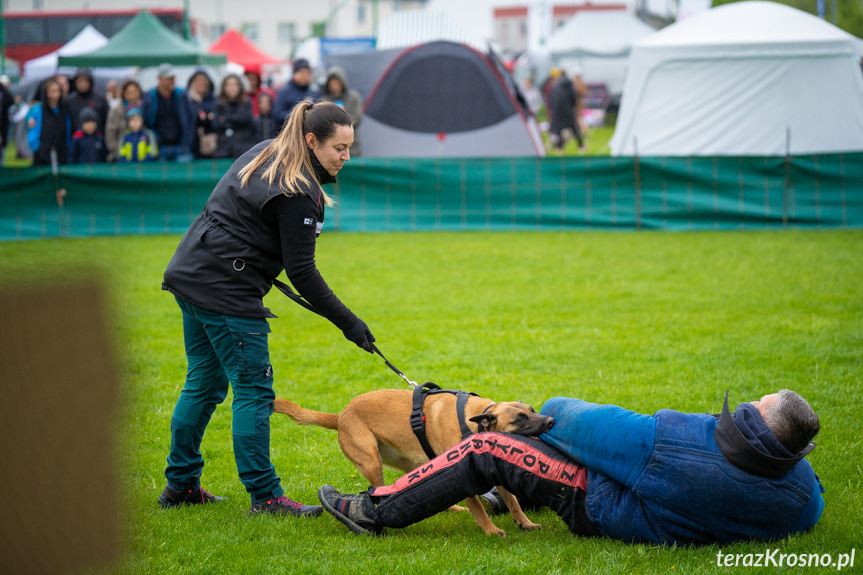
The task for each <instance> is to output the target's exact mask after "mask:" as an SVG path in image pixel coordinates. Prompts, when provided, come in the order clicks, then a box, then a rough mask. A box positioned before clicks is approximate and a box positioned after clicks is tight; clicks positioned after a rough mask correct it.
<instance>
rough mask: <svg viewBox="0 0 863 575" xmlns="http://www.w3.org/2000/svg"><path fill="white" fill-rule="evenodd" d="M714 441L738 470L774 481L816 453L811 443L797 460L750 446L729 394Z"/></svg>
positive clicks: (714, 432) (715, 431)
mask: <svg viewBox="0 0 863 575" xmlns="http://www.w3.org/2000/svg"><path fill="white" fill-rule="evenodd" d="M713 439H714V440H715V441H716V445H717V447H719V451H721V452H722V455H723V457H725V459H726V460H727V461H728V463H730V464H731V465H733V466H734V467H736V468H738V469H742V470H743V471H746V472H747V473H751V474H753V475H760V476H762V477H770V478H774V479H778V478H780V477H784V476H785V474H787V473H788V472H789V471H791V469H792V468H793V467H794V466H795V465H797V462H799V461H800V460H801V459H803V458H804V457H806V455H808V454H809V452H810V451H812V450H813V449H815V444H814V443H810V444H809V445H808V446H807V447H806V448H805V449H804V450H803V451H801V452H800V453H798V454H797V455H795V456H794V457H774V456H772V455H768V454H766V453H764V452H763V451H761V450H759V449H758V448H757V447H755V446H754V445H752V444H751V443H749V441H748V440H747V439H746V437H745V436H744V435H743V432H742V431H740V429H738V427H737V424H736V423H734V417H733V416H732V415H731V412H730V411H728V392H727V391H726V392H725V402H724V403H723V404H722V414H721V415H720V416H719V421H718V422H717V423H716V429H715V430H714V431H713Z"/></svg>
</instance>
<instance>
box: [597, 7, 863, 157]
mask: <svg viewBox="0 0 863 575" xmlns="http://www.w3.org/2000/svg"><path fill="white" fill-rule="evenodd" d="M860 56H861V50H860V42H859V40H857V39H856V38H854V37H853V36H851V35H850V34H847V33H845V32H843V31H841V30H839V29H838V28H836V27H835V26H832V25H831V24H828V23H826V22H824V21H822V20H820V19H818V18H816V17H815V16H812V15H810V14H807V13H805V12H802V11H800V10H796V9H794V8H790V7H788V6H784V5H781V4H775V3H772V2H761V1H751V2H739V3H735V4H727V5H724V6H720V7H717V8H713V9H711V10H707V11H705V12H702V13H700V14H698V15H696V16H693V17H691V18H689V19H687V20H684V21H682V22H679V23H677V24H673V25H671V26H669V27H668V28H665V29H664V30H661V31H659V32H657V33H655V34H653V35H652V36H649V37H647V38H645V39H644V40H642V41H641V42H638V43H636V44H635V45H634V46H633V49H632V54H631V56H630V60H629V70H628V72H627V78H626V82H625V85H624V89H623V99H622V101H621V108H620V114H619V116H618V120H617V126H616V129H615V132H614V136H613V137H612V139H611V142H610V146H611V152H612V155H633V154H640V155H667V156H708V155H720V156H721V155H729V156H731V155H733V156H781V155H784V154H786V152H789V153H791V154H812V153H829V152H841V151H852V150H853V151H859V150H863V98H861V94H863V77H861V74H860V67H859V62H860Z"/></svg>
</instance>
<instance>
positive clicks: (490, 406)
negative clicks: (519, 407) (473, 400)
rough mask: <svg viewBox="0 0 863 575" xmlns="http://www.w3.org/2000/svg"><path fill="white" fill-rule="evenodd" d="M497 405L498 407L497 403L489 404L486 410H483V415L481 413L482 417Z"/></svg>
mask: <svg viewBox="0 0 863 575" xmlns="http://www.w3.org/2000/svg"><path fill="white" fill-rule="evenodd" d="M495 405H497V404H496V403H489V404H488V405H487V406H486V408H485V409H483V410H482V413H480V415H482V414H483V413H485V412H486V411H488V410H489V409H491V408H492V407H494V406H495Z"/></svg>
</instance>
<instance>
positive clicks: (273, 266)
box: [158, 102, 375, 517]
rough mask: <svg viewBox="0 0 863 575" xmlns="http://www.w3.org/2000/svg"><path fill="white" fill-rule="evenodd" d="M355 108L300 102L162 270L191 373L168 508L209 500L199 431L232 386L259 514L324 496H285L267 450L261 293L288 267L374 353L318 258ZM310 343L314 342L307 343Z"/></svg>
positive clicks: (237, 449)
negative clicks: (177, 309) (299, 498)
mask: <svg viewBox="0 0 863 575" xmlns="http://www.w3.org/2000/svg"><path fill="white" fill-rule="evenodd" d="M353 139H354V130H353V127H352V126H351V118H350V116H348V115H347V113H346V112H345V111H344V110H343V109H342V108H340V107H339V106H337V105H335V104H333V103H330V102H322V103H319V104H312V103H311V102H300V103H299V104H297V106H296V107H295V108H294V110H293V112H291V115H290V116H289V118H288V121H287V123H286V125H285V127H284V129H283V130H282V131H281V133H280V134H279V135H278V136H277V137H276V138H275V139H272V140H266V141H263V142H260V143H258V144H256V145H255V146H254V147H253V148H252V149H251V150H249V151H247V152H246V153H245V154H243V155H242V156H240V158H239V159H237V160H236V161H235V162H234V163H233V165H232V166H231V167H230V168H229V169H228V171H227V173H225V175H224V176H222V178H221V179H220V180H219V183H218V184H217V185H216V187H215V189H214V190H213V192H212V193H211V194H210V197H209V199H208V200H207V203H206V204H205V205H204V209H203V211H202V212H201V213H200V214H199V215H198V217H197V218H196V219H195V221H194V222H192V224H191V226H190V227H189V230H188V231H187V232H186V235H185V236H183V239H182V240H181V241H180V244H179V245H178V246H177V250H176V252H175V253H174V256H173V257H172V258H171V261H170V263H169V264H168V267H167V269H166V270H165V276H164V281H163V283H162V289H164V290H167V291H169V292H170V293H171V294H173V295H174V297H175V299H176V302H177V305H178V306H179V307H180V310H181V314H182V319H183V336H184V337H183V342H184V345H185V349H186V356H187V359H188V369H187V372H186V381H185V385H184V386H183V389H182V391H181V392H180V397H179V399H178V400H177V404H176V406H175V408H174V413H173V417H172V418H171V445H170V452H169V455H168V465H167V468H166V469H165V478H166V480H167V486H166V487H165V488H164V490H163V491H162V494H161V495H160V496H159V500H158V501H159V504H160V505H162V506H163V507H179V506H183V505H194V504H210V503H216V502H218V501H219V499H220V498H219V497H217V496H215V495H212V494H210V493H209V492H208V491H207V490H205V489H204V488H203V487H202V486H201V474H202V471H203V468H204V459H203V456H202V453H201V441H202V440H203V437H204V431H205V430H206V428H207V424H208V423H209V421H210V417H211V416H212V414H213V412H214V411H215V409H216V406H217V405H218V404H220V403H222V402H223V401H224V400H225V397H226V396H227V394H228V388H229V387H230V388H231V389H232V390H233V394H234V399H233V403H232V405H231V409H232V419H231V428H232V432H233V443H234V459H235V462H236V469H237V472H238V473H239V476H240V481H241V482H242V484H243V486H244V487H245V488H246V491H247V492H248V493H249V496H250V499H251V507H250V508H249V514H250V515H261V514H272V515H279V516H293V517H310V516H311V517H314V516H318V515H320V514H321V513H322V512H323V509H322V508H321V506H319V505H303V504H302V503H299V502H297V501H294V500H291V499H289V498H288V496H287V495H286V494H285V490H284V488H283V487H282V484H281V478H280V477H279V476H278V475H277V474H276V469H275V466H274V465H273V463H272V461H271V460H270V416H271V415H272V414H273V400H274V399H275V397H276V396H275V392H274V391H273V381H274V379H273V378H274V373H273V366H272V364H271V363H270V355H269V344H268V334H269V333H270V325H269V323H268V321H267V319H268V318H274V317H275V316H274V315H273V314H272V312H270V310H269V309H267V308H266V307H264V302H263V297H264V296H265V295H266V294H267V293H268V292H269V291H270V289H272V287H273V286H274V285H276V287H278V289H280V290H282V291H284V292H285V293H286V294H292V295H296V294H294V293H293V292H292V291H288V286H287V284H283V283H281V282H277V280H276V278H277V277H278V276H279V274H280V273H281V272H282V270H283V269H284V271H285V275H286V276H287V278H288V280H289V281H290V282H291V283H292V284H293V286H294V288H296V290H297V292H299V294H300V295H301V296H302V297H303V298H304V299H305V302H306V303H307V304H308V305H309V306H310V307H312V308H314V310H315V311H317V312H318V313H319V314H320V315H322V316H323V317H324V318H326V319H327V320H329V321H330V322H331V323H332V324H333V325H335V326H336V327H337V328H338V329H339V330H341V332H342V333H343V334H344V337H345V338H346V339H347V340H348V341H351V342H353V343H354V344H356V345H357V346H359V347H361V348H362V349H364V350H365V351H367V352H369V353H372V342H374V341H375V338H374V336H373V335H372V333H371V331H370V330H369V328H368V326H367V325H366V323H365V322H364V321H363V320H361V319H360V318H359V317H357V315H356V314H355V313H353V312H352V311H351V310H350V309H348V307H347V306H346V305H345V304H344V303H342V301H341V300H340V299H339V298H338V297H337V296H336V294H334V293H333V290H332V289H331V288H330V287H329V286H328V284H327V282H326V281H324V278H323V277H322V276H321V274H320V272H319V271H318V269H317V267H316V264H315V246H316V242H317V238H318V235H319V234H320V232H321V229H322V228H323V225H324V210H325V208H326V207H327V206H332V205H333V201H332V199H331V198H330V196H329V195H328V194H327V193H326V192H325V191H324V189H323V186H324V185H326V184H331V183H335V181H336V176H338V174H339V172H340V170H341V169H342V168H343V167H344V164H345V162H347V161H348V160H350V157H351V155H350V147H351V143H352V142H353ZM309 351H311V350H309Z"/></svg>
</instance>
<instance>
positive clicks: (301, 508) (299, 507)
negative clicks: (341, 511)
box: [249, 495, 324, 517]
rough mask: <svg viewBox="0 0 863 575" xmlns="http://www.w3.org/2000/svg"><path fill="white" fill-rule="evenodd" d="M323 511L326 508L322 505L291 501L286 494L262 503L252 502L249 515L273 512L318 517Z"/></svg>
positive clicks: (273, 513)
mask: <svg viewBox="0 0 863 575" xmlns="http://www.w3.org/2000/svg"><path fill="white" fill-rule="evenodd" d="M323 512H324V508H323V507H321V506H320V505H303V504H302V503H298V502H296V501H291V500H290V499H288V498H287V497H285V496H284V495H281V496H279V497H274V498H273V499H270V500H267V501H264V502H262V503H252V506H251V507H249V515H258V514H261V513H271V514H272V515H293V516H294V517H317V516H318V515H320V514H321V513H323Z"/></svg>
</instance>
